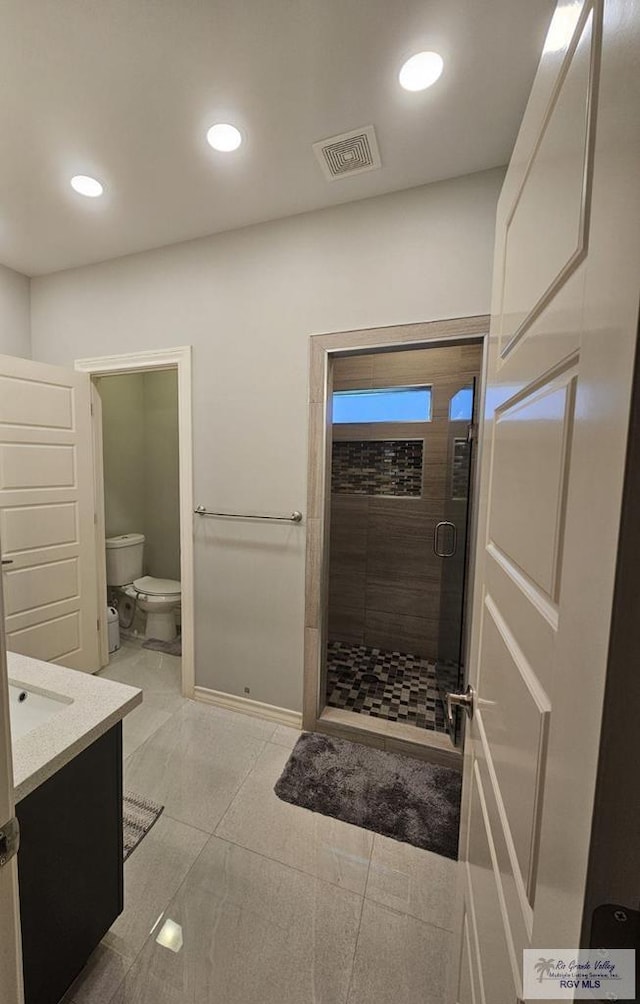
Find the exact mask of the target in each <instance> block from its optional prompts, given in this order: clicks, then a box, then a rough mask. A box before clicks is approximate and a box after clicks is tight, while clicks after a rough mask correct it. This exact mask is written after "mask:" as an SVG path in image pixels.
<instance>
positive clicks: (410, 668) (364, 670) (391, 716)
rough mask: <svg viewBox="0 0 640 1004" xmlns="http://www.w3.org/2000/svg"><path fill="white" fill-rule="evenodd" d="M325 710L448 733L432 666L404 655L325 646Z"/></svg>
mask: <svg viewBox="0 0 640 1004" xmlns="http://www.w3.org/2000/svg"><path fill="white" fill-rule="evenodd" d="M327 704H329V705H330V706H331V707H332V708H343V709H345V710H347V711H357V712H358V714H361V715H370V716H371V717H372V718H385V719H387V720H388V721H392V722H404V723H405V724H407V725H415V726H417V727H418V728H421V729H430V730H431V731H435V732H446V731H447V728H446V725H445V721H444V711H443V708H442V703H441V701H440V699H439V697H438V688H437V685H436V670H435V664H434V663H431V662H427V660H426V659H419V658H418V657H417V656H415V655H406V654H405V653H403V652H385V651H384V650H383V649H379V648H368V647H367V646H366V645H350V644H347V643H346V642H342V641H330V642H329V644H328V646H327Z"/></svg>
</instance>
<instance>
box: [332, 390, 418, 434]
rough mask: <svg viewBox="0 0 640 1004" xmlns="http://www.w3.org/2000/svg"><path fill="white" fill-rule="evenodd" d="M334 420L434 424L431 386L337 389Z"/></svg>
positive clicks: (340, 422) (359, 422) (343, 421)
mask: <svg viewBox="0 0 640 1004" xmlns="http://www.w3.org/2000/svg"><path fill="white" fill-rule="evenodd" d="M333 421H334V423H335V424H336V425H348V424H354V423H358V424H365V423H369V422H430V421H431V387H384V388H381V389H380V390H378V389H376V390H337V391H335V393H334V395H333Z"/></svg>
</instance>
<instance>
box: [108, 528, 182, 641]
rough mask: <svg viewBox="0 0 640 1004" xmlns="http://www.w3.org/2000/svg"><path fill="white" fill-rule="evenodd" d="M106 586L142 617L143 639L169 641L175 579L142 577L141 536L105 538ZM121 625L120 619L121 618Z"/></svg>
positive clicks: (177, 596) (176, 601)
mask: <svg viewBox="0 0 640 1004" xmlns="http://www.w3.org/2000/svg"><path fill="white" fill-rule="evenodd" d="M106 547H107V586H109V587H111V588H112V589H116V588H118V589H120V590H122V593H123V594H124V595H125V596H128V597H129V598H130V599H132V600H133V601H134V603H135V604H136V605H137V607H138V609H139V610H141V611H142V612H143V613H144V614H146V626H145V635H146V636H147V638H157V639H158V640H160V641H173V639H174V638H175V637H176V635H177V630H176V614H177V612H178V611H179V610H180V602H181V599H182V590H181V586H180V583H179V582H178V581H177V579H158V578H155V576H153V575H143V574H142V571H143V562H144V534H142V533H122V534H120V535H119V536H118V537H107V539H106ZM121 623H122V618H121Z"/></svg>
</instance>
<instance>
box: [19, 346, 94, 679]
mask: <svg viewBox="0 0 640 1004" xmlns="http://www.w3.org/2000/svg"><path fill="white" fill-rule="evenodd" d="M93 477H94V475H93V460H92V424H91V409H90V398H89V377H88V376H87V375H86V374H82V373H76V372H75V371H73V370H66V369H61V368H58V367H54V366H46V365H44V364H42V363H34V362H31V361H30V360H26V359H15V358H12V357H6V356H3V357H0V539H1V540H2V546H3V551H4V557H5V559H6V560H8V561H9V562H10V564H8V565H6V566H5V567H4V568H3V584H4V592H5V611H6V619H5V627H6V633H7V647H8V649H9V650H10V651H14V652H19V653H21V654H23V655H29V656H32V657H34V658H38V659H43V660H46V661H55V662H60V663H62V664H64V665H66V666H70V667H71V668H73V669H82V670H86V671H90V672H94V671H95V670H96V669H98V668H99V662H98V632H97V601H96V581H97V579H96V542H95V532H94V481H93Z"/></svg>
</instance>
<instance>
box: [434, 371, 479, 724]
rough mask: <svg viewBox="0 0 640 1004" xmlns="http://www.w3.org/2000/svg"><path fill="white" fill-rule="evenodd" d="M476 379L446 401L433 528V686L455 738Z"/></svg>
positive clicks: (460, 683) (461, 676) (461, 675)
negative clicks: (441, 481) (441, 478)
mask: <svg viewBox="0 0 640 1004" xmlns="http://www.w3.org/2000/svg"><path fill="white" fill-rule="evenodd" d="M475 401H476V381H475V380H473V382H472V383H470V384H468V385H467V386H465V387H461V388H460V389H459V390H458V391H456V393H455V394H453V396H452V398H451V400H450V402H449V423H448V429H447V478H446V494H445V501H444V505H443V512H442V519H440V520H439V521H438V522H437V523H436V526H435V529H434V537H433V549H434V552H435V553H436V555H438V557H440V558H442V578H441V587H440V617H439V636H438V659H437V662H436V684H437V688H438V696H439V699H440V701H441V702H442V704H443V707H444V718H445V723H446V724H447V726H448V730H449V735H450V737H451V739H452V741H453V742H456V741H457V739H458V735H459V730H460V724H459V722H460V716H459V714H457V713H456V711H455V709H454V711H453V720H452V721H449V720H448V718H447V694H448V693H449V692H455V693H457V692H459V691H461V690H462V689H463V682H464V664H463V656H464V640H465V626H466V610H465V588H466V578H467V564H468V562H467V554H468V537H469V517H470V511H471V491H472V484H473V459H474V430H475V424H474V418H475Z"/></svg>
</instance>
